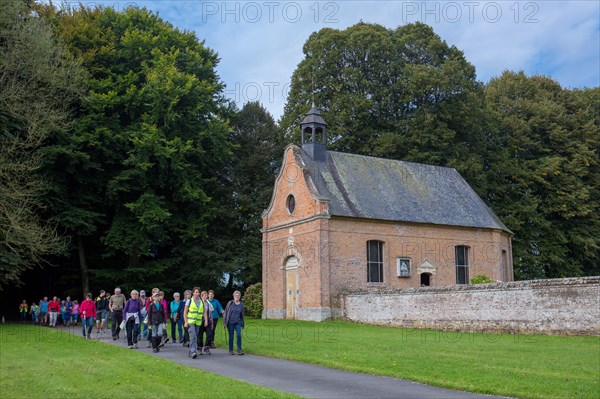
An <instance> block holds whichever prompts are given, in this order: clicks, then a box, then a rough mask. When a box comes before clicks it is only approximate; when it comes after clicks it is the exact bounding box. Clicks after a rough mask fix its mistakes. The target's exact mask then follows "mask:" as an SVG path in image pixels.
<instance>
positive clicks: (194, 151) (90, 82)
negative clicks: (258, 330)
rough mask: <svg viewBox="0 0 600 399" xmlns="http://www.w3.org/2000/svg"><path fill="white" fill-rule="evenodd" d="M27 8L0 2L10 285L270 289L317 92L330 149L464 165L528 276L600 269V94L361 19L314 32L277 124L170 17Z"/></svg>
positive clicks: (0, 248)
mask: <svg viewBox="0 0 600 399" xmlns="http://www.w3.org/2000/svg"><path fill="white" fill-rule="evenodd" d="M24 4H28V3H25V2H24V3H22V2H0V7H1V9H0V10H1V11H2V12H1V13H0V55H1V57H0V67H1V70H2V75H1V76H0V138H1V139H2V140H3V145H2V146H1V147H0V225H1V226H0V227H1V231H0V234H1V235H0V240H1V242H0V272H1V274H0V288H1V287H2V285H4V284H7V283H12V282H18V281H19V276H20V274H21V273H22V272H23V270H25V269H27V268H29V267H30V266H31V265H33V264H35V263H39V262H42V261H49V262H51V263H54V264H58V265H59V266H60V267H59V268H57V270H58V272H57V276H58V278H57V279H56V280H55V282H54V284H56V285H58V286H60V287H63V288H65V289H66V288H68V287H78V288H75V289H72V291H70V292H71V293H73V294H81V293H82V292H84V291H88V290H90V289H93V290H97V289H98V288H108V287H110V286H115V285H120V286H122V287H123V288H124V289H129V288H134V287H138V288H139V287H146V288H148V287H151V286H160V287H161V288H163V289H166V290H170V289H181V288H183V287H188V286H189V285H190V284H192V283H193V284H201V285H202V286H203V287H207V286H211V287H218V286H222V287H223V289H225V290H231V289H233V288H234V287H238V286H247V285H249V284H252V283H256V282H258V281H260V279H261V273H260V272H261V250H262V248H261V234H260V228H261V213H262V211H263V209H265V208H266V207H267V206H268V202H269V199H270V196H271V193H272V187H273V183H274V179H275V175H276V173H277V171H278V168H279V167H280V162H281V157H282V155H283V148H284V146H285V144H287V143H289V142H298V141H299V129H298V126H299V123H300V121H301V120H302V118H303V117H304V115H305V113H306V111H308V109H309V106H310V104H311V102H312V101H314V102H315V103H316V104H317V105H318V107H319V108H320V109H321V111H322V113H323V116H324V118H325V120H326V121H327V122H328V124H329V129H328V134H329V136H328V140H329V147H330V148H332V149H336V150H340V151H347V152H354V153H359V154H366V155H373V156H379V157H388V158H394V159H405V160H411V161H417V162H425V163H432V164H439V165H445V166H451V167H455V168H457V169H458V170H459V172H461V173H462V174H463V176H465V178H466V179H467V180H468V181H469V183H471V185H472V186H473V187H474V188H475V190H476V191H477V192H478V193H479V194H480V195H481V196H482V198H484V200H485V201H487V203H488V204H489V205H490V206H491V207H492V209H494V210H495V211H496V213H497V214H498V216H499V217H500V218H501V219H502V220H503V221H504V222H505V224H506V225H507V226H508V227H509V228H510V229H512V230H513V231H514V233H515V236H514V240H513V243H514V248H513V253H514V264H515V271H516V276H517V278H540V277H563V276H577V275H590V274H599V273H600V236H599V235H598V231H600V217H599V216H598V215H599V211H600V171H599V165H600V162H599V155H598V154H599V151H600V128H599V126H600V89H599V88H593V89H583V90H569V89H564V88H562V87H561V86H560V85H559V84H558V83H556V82H555V81H553V80H552V79H550V78H548V77H539V76H534V77H527V76H525V75H524V74H523V73H512V72H505V73H504V74H503V75H502V76H500V77H498V78H495V79H492V80H491V81H490V82H489V83H488V84H487V85H484V84H482V83H481V82H478V81H477V80H476V74H475V68H474V67H473V66H472V65H471V64H470V63H469V62H467V61H466V60H465V58H464V55H463V54H462V52H461V51H460V50H458V49H457V48H455V47H453V46H448V45H447V44H446V43H445V42H444V41H442V40H441V39H440V37H439V36H437V35H436V34H435V33H434V32H433V31H432V29H431V28H430V27H428V26H426V25H424V24H421V23H416V24H408V25H405V26H401V27H399V28H397V29H387V28H385V27H382V26H379V25H371V24H364V23H359V24H357V25H354V26H352V27H349V28H348V29H346V30H342V31H340V30H335V29H322V30H320V31H319V32H315V33H314V34H313V35H311V37H310V38H309V39H308V41H307V42H306V44H305V45H304V54H305V58H304V60H302V62H301V63H300V64H299V65H298V68H297V69H296V71H295V72H294V74H293V76H292V86H291V91H290V95H289V98H288V102H287V104H286V107H285V113H284V115H283V117H282V119H281V122H280V124H279V127H278V126H277V125H276V124H275V121H274V120H273V118H272V117H271V116H270V115H269V113H268V112H267V111H266V110H265V109H264V108H263V107H262V106H261V105H260V104H258V103H248V104H245V105H244V106H243V108H242V109H237V108H236V106H235V105H234V104H230V103H228V102H227V101H226V100H225V99H224V97H223V85H222V83H221V82H220V80H219V78H218V76H217V74H216V70H215V68H216V66H217V64H218V61H219V59H218V56H217V54H216V52H214V51H213V50H211V49H208V48H206V47H205V46H204V44H203V42H201V41H199V40H198V38H197V37H196V36H195V34H193V33H191V32H184V31H180V30H178V29H176V28H174V27H173V26H171V25H170V24H168V23H167V22H165V21H163V20H162V19H160V18H159V17H158V16H157V15H156V14H153V13H152V12H149V11H147V10H145V9H139V8H134V7H133V8H127V9H126V10H124V11H122V12H117V11H115V10H112V9H110V8H86V7H78V8H75V9H57V8H55V7H54V6H52V5H40V4H37V5H36V6H35V7H36V12H35V13H33V12H31V10H30V9H29V8H27V7H26V6H25V5H24ZM43 20H47V21H48V22H49V25H50V26H51V27H53V29H54V35H56V37H53V32H52V30H51V29H49V27H48V25H46V24H45V23H44V22H43ZM59 43H64V47H63V46H62V45H61V44H59ZM69 54H71V55H69ZM74 59H75V60H78V62H79V63H80V64H81V65H80V66H78V65H76V62H74ZM80 87H84V90H79V88H80ZM70 109H71V110H72V112H71V115H70V123H67V122H69V118H68V116H69V114H68V113H67V111H68V110H70ZM42 198H43V203H41V202H40V201H41V199H42ZM46 220H47V221H50V224H48V223H46V222H45V221H46ZM52 226H58V231H60V233H61V234H62V236H63V237H62V239H61V237H60V235H59V234H57V232H56V230H54V229H53V227H52ZM67 242H70V247H68V248H67V250H66V251H65V253H66V255H65V254H63V255H59V254H58V252H60V251H61V250H62V249H64V247H65V243H67Z"/></svg>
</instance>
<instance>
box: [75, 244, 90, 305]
mask: <svg viewBox="0 0 600 399" xmlns="http://www.w3.org/2000/svg"><path fill="white" fill-rule="evenodd" d="M77 250H78V252H79V265H80V266H81V283H82V286H83V297H85V294H87V293H88V292H90V277H89V274H88V265H87V260H86V259H85V249H84V248H83V237H81V236H77Z"/></svg>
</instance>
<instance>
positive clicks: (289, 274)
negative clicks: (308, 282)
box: [285, 256, 300, 319]
mask: <svg viewBox="0 0 600 399" xmlns="http://www.w3.org/2000/svg"><path fill="white" fill-rule="evenodd" d="M299 264H300V262H299V261H298V258H296V257H295V256H290V257H289V258H288V259H287V260H286V262H285V287H286V296H285V298H286V300H285V318H286V319H295V318H296V309H297V307H298V303H297V301H298V265H299Z"/></svg>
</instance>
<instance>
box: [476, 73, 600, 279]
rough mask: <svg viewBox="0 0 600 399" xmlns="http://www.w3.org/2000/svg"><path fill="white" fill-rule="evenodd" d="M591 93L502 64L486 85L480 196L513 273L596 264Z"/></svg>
mask: <svg viewBox="0 0 600 399" xmlns="http://www.w3.org/2000/svg"><path fill="white" fill-rule="evenodd" d="M599 93H600V89H598V88H596V89H586V90H566V89H563V88H562V87H561V86H560V85H559V84H558V83H557V82H555V81H553V80H552V79H550V78H548V77H544V76H533V77H527V76H525V74H524V73H523V72H518V73H515V72H508V71H506V72H504V73H503V74H502V75H501V76H500V77H498V78H495V79H492V80H491V81H490V82H489V83H488V85H487V86H486V106H487V112H486V114H487V119H486V121H487V124H488V130H487V131H488V138H487V144H486V154H485V159H486V166H485V170H486V175H487V181H488V189H487V194H486V199H487V200H488V202H489V203H490V205H491V206H492V208H493V209H494V210H495V211H496V213H497V214H498V215H499V216H500V217H501V218H502V219H503V221H504V222H505V223H506V224H507V225H508V226H510V228H511V229H512V230H513V231H514V233H515V237H514V240H513V255H514V266H515V273H516V275H517V278H521V279H524V278H545V277H567V276H579V275H592V274H596V275H597V274H598V273H599V272H600V251H599V250H600V236H599V235H598V231H600V218H599V216H598V215H599V212H598V211H599V210H600V192H599V188H600V184H599V183H600V181H599V178H600V173H599V172H600V171H599V169H598V168H599V165H600V163H599V156H598V154H599V152H598V151H599V150H600V124H599V123H598V110H599V107H600V102H599V99H600V97H599Z"/></svg>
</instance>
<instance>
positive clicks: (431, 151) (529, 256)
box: [281, 23, 600, 279]
mask: <svg viewBox="0 0 600 399" xmlns="http://www.w3.org/2000/svg"><path fill="white" fill-rule="evenodd" d="M304 54H305V57H304V59H303V60H302V61H301V62H300V64H299V65H298V67H297V69H296V71H295V72H294V74H293V76H292V86H291V90H290V95H289V98H288V102H287V104H286V107H285V113H284V116H283V118H282V121H281V129H282V131H283V132H284V134H285V135H286V137H288V138H289V139H290V140H294V141H299V137H298V136H299V131H298V129H297V128H296V127H297V126H298V124H299V123H300V121H301V120H302V117H303V116H304V114H305V113H306V111H307V110H308V109H309V105H310V103H311V101H312V100H313V98H314V102H315V103H317V104H318V105H319V107H320V108H321V110H322V113H323V116H324V118H325V120H326V121H327V123H328V124H329V130H328V132H329V135H328V140H329V147H330V148H333V149H338V150H342V151H349V152H355V153H359V154H365V155H373V156H380V157H388V158H394V159H404V160H410V161H417V162H425V163H432V164H438V165H444V166H451V167H455V168H456V169H457V170H458V171H459V172H461V173H462V175H463V176H464V177H465V178H466V179H467V181H468V182H469V183H470V184H471V185H472V186H473V188H474V189H475V190H476V191H477V192H478V193H479V194H480V195H481V196H482V198H484V199H485V200H486V201H487V202H488V204H489V205H490V206H491V207H492V209H494V210H495V211H496V212H497V213H498V215H499V216H500V218H501V219H502V220H503V221H504V222H505V224H506V225H507V226H508V227H509V228H510V229H512V230H513V231H514V233H515V236H514V241H513V242H514V248H513V254H514V266H515V274H516V277H517V278H520V279H524V278H544V277H564V276H578V275H592V274H598V273H600V252H599V249H600V235H599V234H598V231H600V225H599V217H598V214H599V211H600V197H599V187H600V184H599V183H600V181H599V179H600V173H599V170H598V164H599V161H598V153H599V150H600V128H599V123H598V122H599V116H598V115H599V114H600V113H599V111H600V102H599V92H600V90H599V89H598V88H595V89H587V90H567V89H563V88H562V87H560V85H559V84H558V83H556V82H555V81H553V80H552V79H550V78H547V77H526V76H525V75H524V74H523V73H510V72H507V73H505V74H503V75H502V76H501V77H499V78H497V79H492V80H491V81H490V82H489V84H487V85H485V86H484V85H482V84H480V83H478V82H477V81H476V78H475V69H474V68H473V66H472V65H471V64H469V63H468V62H467V61H466V60H465V59H464V56H463V54H462V52H460V51H459V50H458V49H456V48H455V47H450V46H448V45H447V44H446V43H445V42H443V41H442V40H441V39H440V38H439V37H438V36H437V35H436V34H435V33H434V32H433V31H432V30H431V28H430V27H428V26H426V25H424V24H421V23H417V24H408V25H405V26H401V27H399V28H397V29H395V30H392V29H386V28H384V27H382V26H379V25H370V24H364V23H359V24H357V25H354V26H352V27H350V28H348V29H346V30H343V31H340V30H335V29H322V30H320V31H318V32H315V33H314V34H313V35H311V37H310V38H309V39H308V41H307V42H306V44H305V45H304Z"/></svg>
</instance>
